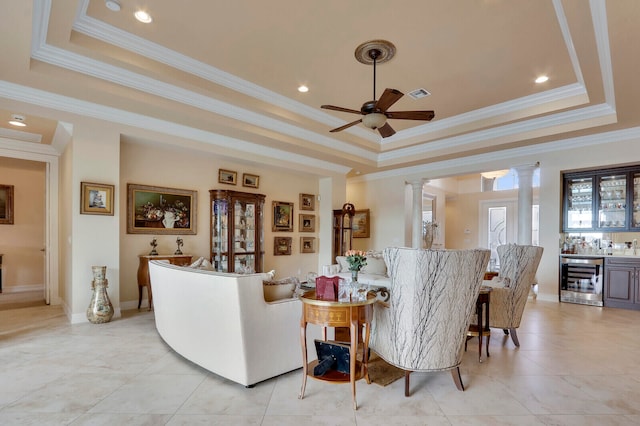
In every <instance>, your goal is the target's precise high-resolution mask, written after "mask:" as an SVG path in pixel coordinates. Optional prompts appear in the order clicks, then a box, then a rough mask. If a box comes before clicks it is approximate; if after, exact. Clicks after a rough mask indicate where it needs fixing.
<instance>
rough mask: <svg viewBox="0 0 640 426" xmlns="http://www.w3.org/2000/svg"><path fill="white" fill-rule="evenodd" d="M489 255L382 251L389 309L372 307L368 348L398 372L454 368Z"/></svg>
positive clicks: (481, 253) (451, 251) (483, 251)
mask: <svg viewBox="0 0 640 426" xmlns="http://www.w3.org/2000/svg"><path fill="white" fill-rule="evenodd" d="M489 257H490V251H489V250H481V249H477V250H422V249H410V248H387V249H385V250H384V259H385V261H386V263H387V267H388V270H389V277H390V278H391V285H390V300H389V307H388V308H387V307H381V306H376V307H375V309H374V321H373V324H372V335H371V344H370V347H371V348H372V349H373V350H374V351H375V352H376V353H377V354H378V355H379V356H380V357H381V358H383V359H384V360H385V361H387V362H388V363H390V364H393V365H395V366H396V367H400V368H402V369H404V370H410V371H434V370H446V369H452V368H455V367H457V366H458V365H459V364H460V362H461V361H462V348H463V346H464V341H465V338H466V335H467V329H468V326H469V317H470V315H471V313H472V311H473V309H474V307H475V302H476V299H477V297H478V293H479V291H480V287H481V286H482V279H483V276H484V272H485V271H486V269H487V264H488V262H489Z"/></svg>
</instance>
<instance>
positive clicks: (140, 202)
mask: <svg viewBox="0 0 640 426" xmlns="http://www.w3.org/2000/svg"><path fill="white" fill-rule="evenodd" d="M197 207H198V191H192V190H188V189H176V188H162V187H159V186H147V185H138V184H133V183H130V184H128V185H127V234H155V235H159V234H165V235H195V234H196V223H197Z"/></svg>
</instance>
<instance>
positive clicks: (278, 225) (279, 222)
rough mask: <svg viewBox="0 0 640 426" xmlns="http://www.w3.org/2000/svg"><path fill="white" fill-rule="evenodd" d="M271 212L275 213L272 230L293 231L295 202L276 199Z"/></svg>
mask: <svg viewBox="0 0 640 426" xmlns="http://www.w3.org/2000/svg"><path fill="white" fill-rule="evenodd" d="M271 212H272V214H273V223H272V225H271V231H273V232H278V231H284V232H293V203H287V202H284V201H274V202H273V203H272V209H271Z"/></svg>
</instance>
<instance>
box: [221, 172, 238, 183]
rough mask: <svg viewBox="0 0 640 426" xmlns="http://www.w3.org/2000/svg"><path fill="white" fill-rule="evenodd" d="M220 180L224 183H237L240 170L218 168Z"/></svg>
mask: <svg viewBox="0 0 640 426" xmlns="http://www.w3.org/2000/svg"><path fill="white" fill-rule="evenodd" d="M218 182H219V183H224V184H225V185H235V184H236V183H238V172H234V171H233V170H225V169H218Z"/></svg>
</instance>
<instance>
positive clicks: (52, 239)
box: [0, 132, 60, 305]
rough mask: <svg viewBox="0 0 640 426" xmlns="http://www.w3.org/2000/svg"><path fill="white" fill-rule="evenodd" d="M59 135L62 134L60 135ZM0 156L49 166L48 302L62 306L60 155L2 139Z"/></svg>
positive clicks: (47, 216)
mask: <svg viewBox="0 0 640 426" xmlns="http://www.w3.org/2000/svg"><path fill="white" fill-rule="evenodd" d="M56 133H58V132H56ZM0 156H2V157H7V158H16V159H21V160H31V161H37V162H42V163H45V165H46V167H45V238H44V255H45V256H44V257H45V259H44V299H45V302H46V303H47V304H54V305H57V304H59V303H60V298H59V296H58V294H59V284H58V269H59V268H58V258H59V250H58V247H59V246H58V242H59V237H58V194H59V186H58V179H59V173H60V170H59V154H58V152H57V151H56V150H55V149H54V148H53V147H52V146H49V145H39V144H38V145H37V144H32V143H29V142H17V141H14V140H11V139H6V138H0Z"/></svg>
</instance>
